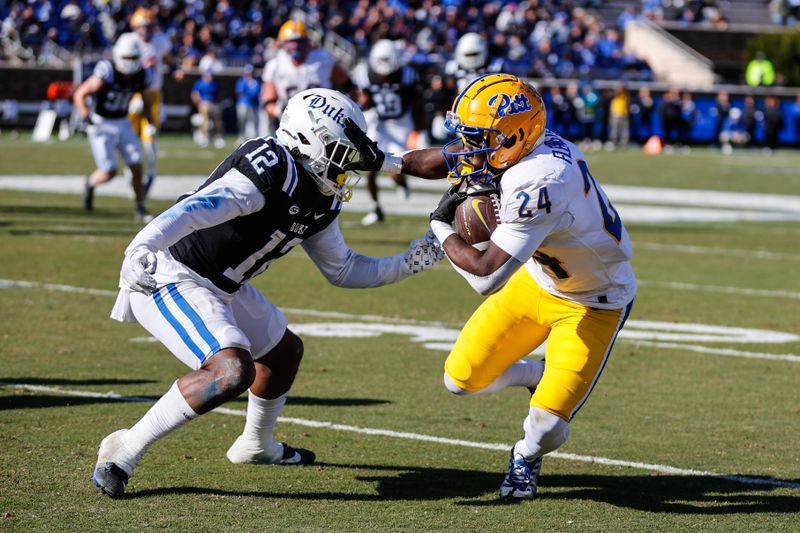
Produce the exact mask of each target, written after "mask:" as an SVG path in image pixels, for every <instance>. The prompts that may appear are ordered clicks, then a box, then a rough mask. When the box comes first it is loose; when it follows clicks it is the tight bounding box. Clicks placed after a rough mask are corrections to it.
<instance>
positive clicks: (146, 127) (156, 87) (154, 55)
mask: <svg viewBox="0 0 800 533" xmlns="http://www.w3.org/2000/svg"><path fill="white" fill-rule="evenodd" d="M130 23H131V28H133V31H134V32H136V34H137V35H138V36H139V38H140V39H141V40H142V43H143V46H142V49H143V51H144V55H143V64H144V67H145V68H148V69H150V70H151V71H152V72H153V84H152V85H151V87H150V89H149V92H150V98H151V102H152V104H151V110H150V116H151V117H153V121H152V122H149V121H148V120H147V119H146V118H145V116H144V114H143V113H142V106H143V105H144V104H143V101H142V99H141V97H139V98H134V99H133V100H132V101H131V106H130V109H129V118H130V120H131V124H132V125H133V130H134V131H135V132H136V133H137V134H138V135H139V137H140V138H141V140H142V147H143V150H144V155H145V165H144V166H145V176H144V189H145V194H147V192H149V190H150V188H151V187H152V185H153V181H154V180H155V176H156V161H157V159H158V131H159V130H160V128H161V113H162V109H161V103H162V97H161V88H162V87H163V85H164V60H165V58H166V57H167V56H168V55H169V54H170V52H171V50H172V43H171V42H170V39H169V37H168V36H167V35H166V34H165V33H163V32H162V31H160V30H159V29H158V28H156V25H155V18H154V17H153V13H152V12H151V11H150V10H148V9H147V8H145V7H138V8H136V10H135V11H134V12H133V15H131V21H130Z"/></svg>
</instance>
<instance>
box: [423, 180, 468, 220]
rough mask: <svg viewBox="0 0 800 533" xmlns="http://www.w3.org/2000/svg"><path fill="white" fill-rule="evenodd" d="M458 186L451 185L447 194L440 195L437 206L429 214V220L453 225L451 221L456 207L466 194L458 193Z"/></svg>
mask: <svg viewBox="0 0 800 533" xmlns="http://www.w3.org/2000/svg"><path fill="white" fill-rule="evenodd" d="M458 189H459V184H456V185H453V186H452V187H450V188H449V189H447V192H445V193H444V194H443V195H442V198H441V199H440V200H439V205H438V206H437V207H436V209H434V210H433V212H432V213H431V217H430V218H431V220H438V221H440V222H444V223H445V224H451V225H452V224H453V219H454V218H455V216H456V207H458V204H460V203H461V202H463V201H464V199H466V197H467V193H466V192H463V191H459V190H458Z"/></svg>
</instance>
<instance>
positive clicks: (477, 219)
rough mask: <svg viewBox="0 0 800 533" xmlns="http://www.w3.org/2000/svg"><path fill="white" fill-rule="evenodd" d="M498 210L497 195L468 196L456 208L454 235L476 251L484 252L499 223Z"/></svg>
mask: <svg viewBox="0 0 800 533" xmlns="http://www.w3.org/2000/svg"><path fill="white" fill-rule="evenodd" d="M499 208H500V195H499V194H498V193H491V194H481V195H477V196H468V197H467V199H466V200H464V201H463V202H461V203H460V204H458V207H457V208H456V218H455V230H456V233H458V235H459V236H460V237H461V238H462V239H464V241H466V242H467V243H468V244H471V245H472V246H473V247H475V248H477V249H478V250H481V251H483V250H486V248H488V247H489V238H490V237H491V235H492V232H493V231H494V229H495V228H496V227H497V225H498V224H499V223H500V216H499V214H498V209H499Z"/></svg>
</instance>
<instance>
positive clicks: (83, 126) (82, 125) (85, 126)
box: [75, 113, 94, 133]
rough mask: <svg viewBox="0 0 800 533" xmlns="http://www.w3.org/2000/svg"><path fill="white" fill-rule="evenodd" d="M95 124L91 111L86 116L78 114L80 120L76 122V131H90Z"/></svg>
mask: <svg viewBox="0 0 800 533" xmlns="http://www.w3.org/2000/svg"><path fill="white" fill-rule="evenodd" d="M93 125H94V121H93V120H92V114H91V113H89V114H88V115H86V116H83V115H78V121H77V123H76V124H75V131H77V132H78V133H88V132H89V131H90V130H91V127H92V126H93Z"/></svg>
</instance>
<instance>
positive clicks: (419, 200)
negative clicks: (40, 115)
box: [0, 175, 800, 223]
mask: <svg viewBox="0 0 800 533" xmlns="http://www.w3.org/2000/svg"><path fill="white" fill-rule="evenodd" d="M205 179H206V177H205V176H199V175H197V176H190V175H177V176H161V177H160V178H159V179H158V180H156V182H155V184H154V186H153V190H152V191H150V197H151V198H153V199H161V200H173V199H174V198H176V197H177V196H180V195H181V194H183V193H185V192H186V191H189V190H192V189H195V188H196V187H198V186H199V185H200V184H202V183H203V182H204V181H205ZM84 180H85V176H75V175H72V176H68V175H56V176H53V175H50V176H47V175H28V176H18V175H7V176H6V175H3V176H0V189H14V190H26V191H35V192H54V193H73V194H80V193H81V192H82V191H83V182H84ZM409 184H410V188H411V190H412V191H414V194H413V195H412V196H411V198H410V199H409V200H407V201H402V200H396V199H393V197H394V195H387V196H386V198H385V204H384V208H383V209H384V211H385V212H387V213H390V214H395V215H420V216H422V215H424V216H427V215H428V214H429V213H430V212H431V210H433V209H434V208H435V207H436V204H437V202H438V201H439V197H440V196H441V194H442V192H443V191H444V189H445V188H446V184H443V183H442V181H426V180H422V179H419V178H414V179H411V180H409ZM378 185H379V187H380V188H382V189H388V188H394V185H393V184H392V181H391V179H390V178H389V177H387V176H380V177H379V178H378ZM361 187H364V185H363V184H360V185H359V188H361ZM604 189H605V191H606V193H607V194H608V196H609V197H610V198H611V200H612V201H613V202H614V206H615V207H616V209H617V210H618V211H619V212H620V215H621V216H622V218H623V220H626V221H627V222H629V223H630V222H633V223H636V222H642V223H653V222H656V223H659V222H665V223H669V222H689V221H695V222H698V221H699V222H737V221H770V220H772V221H778V220H800V196H796V195H777V194H759V193H744V192H729V191H712V190H702V189H673V188H664V187H640V186H630V185H605V186H604ZM688 192H690V193H691V194H687V193H688ZM96 194H100V195H108V196H123V197H128V196H130V194H131V192H130V186H129V185H128V183H127V182H126V181H125V180H113V181H111V182H110V183H108V184H107V185H105V186H104V187H102V188H100V189H98V191H97V193H96ZM373 208H374V206H373V205H372V202H371V201H370V199H369V196H368V195H366V194H363V193H360V194H356V195H354V196H353V199H352V200H351V201H350V202H348V203H347V206H346V208H345V209H346V211H349V212H366V211H370V210H372V209H373Z"/></svg>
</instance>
